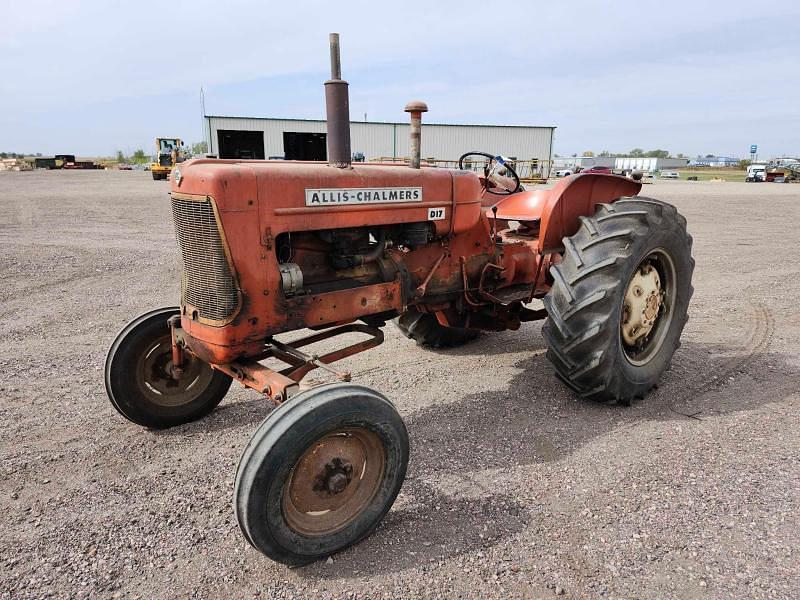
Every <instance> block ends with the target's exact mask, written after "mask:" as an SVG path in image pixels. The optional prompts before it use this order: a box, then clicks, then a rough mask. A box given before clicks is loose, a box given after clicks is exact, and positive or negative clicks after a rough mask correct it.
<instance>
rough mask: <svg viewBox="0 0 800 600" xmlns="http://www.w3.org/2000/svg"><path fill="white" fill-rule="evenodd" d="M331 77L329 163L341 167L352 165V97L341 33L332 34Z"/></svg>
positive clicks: (327, 105) (327, 84) (327, 85)
mask: <svg viewBox="0 0 800 600" xmlns="http://www.w3.org/2000/svg"><path fill="white" fill-rule="evenodd" d="M330 42H331V78H330V79H329V80H328V81H326V82H325V112H326V114H327V124H328V164H329V165H331V166H332V167H336V168H339V169H347V168H349V167H350V161H351V160H352V155H351V153H350V97H349V93H348V89H347V88H348V85H347V82H346V81H344V80H343V79H342V62H341V57H340V53H339V34H338V33H332V34H330Z"/></svg>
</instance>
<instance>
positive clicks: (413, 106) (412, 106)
mask: <svg viewBox="0 0 800 600" xmlns="http://www.w3.org/2000/svg"><path fill="white" fill-rule="evenodd" d="M404 110H405V112H410V113H413V112H421V113H424V112H428V105H427V104H425V103H424V102H422V101H421V100H412V101H411V102H409V103H408V104H406V107H405V109H404Z"/></svg>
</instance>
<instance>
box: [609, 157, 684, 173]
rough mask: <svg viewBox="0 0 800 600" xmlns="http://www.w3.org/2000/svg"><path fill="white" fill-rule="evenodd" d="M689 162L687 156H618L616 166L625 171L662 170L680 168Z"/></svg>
mask: <svg viewBox="0 0 800 600" xmlns="http://www.w3.org/2000/svg"><path fill="white" fill-rule="evenodd" d="M688 163H689V160H688V159H686V158H644V157H632V156H618V157H617V159H616V160H615V162H614V168H615V169H620V170H623V171H661V170H662V169H679V168H681V167H685V166H686V165H687V164H688Z"/></svg>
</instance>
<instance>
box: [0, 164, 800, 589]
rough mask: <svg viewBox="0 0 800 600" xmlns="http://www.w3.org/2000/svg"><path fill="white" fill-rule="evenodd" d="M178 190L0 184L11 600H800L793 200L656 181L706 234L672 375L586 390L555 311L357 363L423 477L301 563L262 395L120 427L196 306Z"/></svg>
mask: <svg viewBox="0 0 800 600" xmlns="http://www.w3.org/2000/svg"><path fill="white" fill-rule="evenodd" d="M167 189H168V188H167V185H165V184H164V183H163V182H154V181H152V180H151V179H150V177H149V174H148V173H138V172H32V173H0V243H2V258H1V259H0V276H1V277H2V286H0V303H1V305H0V338H2V340H3V347H4V349H5V351H4V352H3V354H2V356H0V445H1V446H0V451H1V454H0V456H1V457H2V469H1V470H0V508H2V511H1V512H0V596H3V597H42V596H48V595H49V596H58V597H71V598H77V597H88V596H91V597H113V598H118V597H123V598H129V597H130V598H135V597H139V598H152V597H159V598H166V597H169V598H172V597H202V598H206V597H228V598H231V597H252V596H261V597H281V598H282V597H287V598H288V597H315V598H330V597H336V598H343V597H359V598H380V597H391V598H395V597H400V596H402V597H443V596H446V597H478V596H481V597H487V598H494V597H497V598H514V597H545V598H546V597H550V596H555V595H561V596H563V597H597V596H606V597H617V598H696V597H725V598H727V597H735V598H742V597H748V598H797V597H799V596H800V567H799V565H800V551H799V550H798V548H800V526H799V525H800V524H799V523H798V509H799V508H800V507H799V506H798V499H799V498H800V465H799V464H798V451H799V450H800V436H798V425H799V424H800V403H799V402H798V399H799V398H800V393H799V391H800V377H798V374H799V373H798V367H799V366H800V360H798V348H799V347H800V311H799V310H798V308H797V303H796V298H797V297H798V295H799V294H800V283H799V282H798V278H797V275H798V273H799V272H800V269H799V268H798V264H800V250H799V249H798V248H799V245H798V243H797V242H798V236H797V234H796V233H788V234H787V233H786V232H787V231H790V232H791V231H794V226H795V225H794V224H796V223H798V222H800V186H798V185H779V184H738V183H723V184H713V183H702V182H701V183H692V182H658V183H655V184H652V185H648V186H646V187H645V190H644V193H645V194H647V195H652V196H654V197H657V198H661V199H663V200H666V201H669V202H672V203H674V204H676V205H677V206H678V208H679V209H680V210H681V211H682V212H683V214H685V215H686V216H687V218H688V220H689V228H690V231H691V233H692V234H693V235H694V239H695V251H694V254H695V257H696V259H697V268H696V271H695V287H696V292H695V296H694V300H693V303H692V306H691V308H690V315H691V318H690V321H689V323H688V325H687V328H686V331H685V332H684V343H683V346H682V347H681V349H680V350H679V351H678V353H677V354H676V356H675V359H674V361H673V367H672V370H671V371H670V372H668V373H667V374H666V375H665V376H664V378H663V381H662V385H661V386H660V387H659V388H658V389H657V390H655V391H654V392H653V393H652V394H651V395H650V396H649V397H648V398H647V399H646V400H645V401H643V402H640V403H637V404H636V405H635V406H633V407H631V408H620V407H604V406H597V405H593V404H590V403H587V402H585V401H582V400H579V399H576V398H575V397H574V396H573V395H572V394H571V393H570V392H569V391H568V390H567V389H566V388H565V387H564V386H563V385H561V384H560V383H559V382H558V381H557V380H556V379H555V377H554V376H553V374H552V370H551V368H550V366H549V365H548V363H547V361H546V359H545V357H544V343H543V340H542V338H541V335H540V332H539V329H540V327H541V325H540V324H539V323H529V324H524V325H523V327H522V329H520V330H519V331H517V332H506V333H499V334H487V335H483V336H481V337H480V338H479V339H478V340H476V341H475V342H473V343H470V344H468V345H467V346H464V347H462V348H459V349H455V350H450V351H444V352H435V353H434V352H429V351H423V350H420V349H418V348H417V347H416V346H415V345H414V344H413V343H412V342H410V341H408V340H406V339H405V338H402V337H401V336H400V335H399V334H398V333H397V331H396V330H394V329H393V328H388V330H387V341H386V343H385V344H384V345H383V346H381V347H379V348H377V349H375V350H372V351H370V352H367V353H365V354H362V355H359V356H358V357H357V358H355V359H351V360H350V361H349V363H347V366H348V368H350V369H352V370H353V372H354V380H356V381H359V382H361V383H364V384H366V385H369V386H372V387H375V388H377V389H378V390H381V391H382V392H384V393H385V394H386V395H387V396H388V397H389V398H391V399H392V400H393V401H395V402H396V403H397V406H398V408H399V410H400V412H401V413H402V414H403V416H404V418H405V419H406V421H407V423H408V427H409V432H410V436H411V442H412V456H411V465H410V468H409V477H408V480H407V481H406V483H405V485H404V487H403V491H402V492H401V495H400V497H399V499H398V501H397V503H396V504H395V507H394V509H393V510H392V511H391V512H390V513H389V515H388V517H387V518H386V519H385V521H384V523H383V524H382V525H381V526H380V527H379V528H378V530H377V531H376V532H375V534H374V535H372V536H371V537H370V538H368V539H367V540H366V541H364V542H362V543H361V544H359V545H358V546H356V547H355V548H351V549H349V550H347V551H345V552H342V553H340V554H338V555H336V556H333V557H332V559H330V560H328V561H323V562H321V563H317V564H314V565H311V566H309V567H305V568H301V569H294V570H290V569H287V568H285V567H283V566H281V565H278V564H275V563H272V562H270V561H268V560H267V559H265V558H264V557H263V556H261V555H260V554H258V553H257V552H256V551H254V550H253V549H252V548H250V547H249V546H248V545H247V543H246V542H245V540H244V539H243V537H242V536H241V534H240V532H239V530H238V526H237V524H236V520H235V517H234V515H233V510H232V507H231V498H232V491H233V476H234V470H235V468H236V463H237V461H238V458H239V453H240V451H241V449H242V448H243V447H244V445H245V443H246V441H247V439H248V437H249V435H250V434H251V432H252V431H253V430H254V428H255V427H256V426H257V424H258V423H259V422H260V421H261V419H263V418H264V416H265V415H266V414H267V413H268V412H269V410H270V408H269V406H268V405H267V404H266V403H265V402H264V401H262V400H261V399H260V398H259V397H258V396H257V395H256V394H255V393H253V392H249V391H247V390H244V389H241V388H239V387H238V386H235V387H234V388H232V389H231V392H230V393H229V395H228V397H227V399H226V400H225V402H224V403H223V404H222V405H221V406H220V408H219V409H218V410H216V411H215V412H214V413H213V414H212V415H210V416H209V417H208V418H206V419H205V420H203V421H200V422H197V423H193V424H190V425H186V426H182V427H177V428H174V429H170V430H168V431H163V432H152V431H146V430H144V429H141V428H138V427H136V426H134V425H131V424H130V423H128V422H126V421H125V420H124V419H122V418H121V417H120V416H119V415H117V414H116V413H115V412H114V410H113V408H112V407H111V405H110V404H109V402H108V400H107V399H106V396H105V391H104V387H103V375H102V368H103V361H104V358H105V353H106V350H107V348H108V345H109V344H110V342H111V340H112V339H113V337H114V335H115V334H116V332H117V331H118V330H119V328H121V327H122V325H123V324H124V323H125V322H126V321H127V320H129V319H130V318H132V317H134V316H135V315H137V314H139V313H141V312H143V311H145V310H146V309H150V308H153V307H159V306H166V305H171V304H175V303H176V301H177V300H178V291H179V290H178V284H179V267H178V257H177V250H176V247H175V244H174V239H173V234H172V230H171V223H170V215H169V206H168V202H167V196H166V194H167Z"/></svg>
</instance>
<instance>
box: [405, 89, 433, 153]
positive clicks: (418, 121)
mask: <svg viewBox="0 0 800 600" xmlns="http://www.w3.org/2000/svg"><path fill="white" fill-rule="evenodd" d="M405 111H406V112H407V113H411V168H412V169H419V159H420V153H421V152H422V146H421V143H422V113H424V112H428V105H427V104H425V103H424V102H420V101H419V100H413V101H411V102H409V103H408V104H406V108H405Z"/></svg>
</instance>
